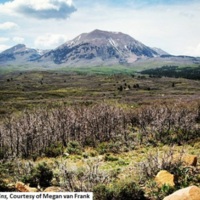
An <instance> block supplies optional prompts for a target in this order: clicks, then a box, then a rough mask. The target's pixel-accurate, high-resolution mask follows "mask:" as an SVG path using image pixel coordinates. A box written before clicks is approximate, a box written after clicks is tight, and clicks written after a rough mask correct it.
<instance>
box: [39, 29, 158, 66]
mask: <svg viewBox="0 0 200 200" xmlns="http://www.w3.org/2000/svg"><path fill="white" fill-rule="evenodd" d="M157 56H159V54H158V53H157V52H156V51H154V50H153V49H151V48H150V47H147V46H145V45H144V44H142V43H141V42H138V41H137V40H135V39H133V38H132V37H130V36H129V35H126V34H123V33H116V32H107V31H101V30H94V31H92V32H90V33H83V34H81V35H79V36H78V37H76V38H75V39H73V40H70V41H68V42H66V43H65V44H63V45H61V46H59V47H58V48H56V49H54V50H52V51H49V52H48V53H46V54H45V55H43V56H42V57H41V58H40V59H39V62H54V63H56V64H63V63H65V64H67V65H88V64H90V65H105V64H125V63H132V62H135V61H136V60H138V59H141V58H151V57H157Z"/></svg>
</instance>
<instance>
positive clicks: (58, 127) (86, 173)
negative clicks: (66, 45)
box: [0, 72, 200, 200]
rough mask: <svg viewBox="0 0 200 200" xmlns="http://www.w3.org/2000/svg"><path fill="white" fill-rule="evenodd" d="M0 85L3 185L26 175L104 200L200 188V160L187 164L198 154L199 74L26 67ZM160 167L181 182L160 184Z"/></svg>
mask: <svg viewBox="0 0 200 200" xmlns="http://www.w3.org/2000/svg"><path fill="white" fill-rule="evenodd" d="M0 82H1V84H0V87H1V90H0V92H1V95H0V103H1V108H0V116H1V120H0V173H1V178H0V191H10V190H14V187H13V184H14V183H15V182H16V181H22V182H24V183H26V184H30V186H31V187H38V188H39V190H43V189H44V188H46V187H48V186H51V185H53V186H59V187H61V188H62V189H63V190H65V191H93V192H94V194H95V199H98V200H101V199H102V200H106V199H109V200H110V199H111V200H120V199H163V197H164V196H166V195H168V194H170V193H171V192H173V191H175V190H177V189H179V188H182V187H186V186H188V185H192V184H195V185H197V186H200V184H199V183H200V176H199V174H200V168H199V166H198V165H197V166H196V167H188V166H184V165H183V163H182V160H181V157H182V156H184V155H185V154H188V153H189V154H195V155H199V153H200V100H199V95H200V82H199V81H198V80H188V79H183V78H166V77H162V78H158V77H149V76H141V75H135V74H132V75H124V74H123V75H122V74H115V75H113V74H112V75H109V76H108V75H106V76H105V75H80V74H76V73H72V74H69V73H56V72H52V73H50V72H20V73H11V74H4V75H1V77H0ZM177 154H178V155H180V156H179V158H178V159H177V160H176V161H174V156H175V155H177ZM162 169H166V170H168V171H169V172H171V173H173V174H174V175H176V177H177V180H176V186H175V187H174V188H172V187H170V186H168V185H164V186H163V187H162V188H159V187H158V186H157V185H156V184H155V182H154V177H155V175H156V173H157V172H159V170H162Z"/></svg>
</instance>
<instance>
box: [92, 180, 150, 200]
mask: <svg viewBox="0 0 200 200" xmlns="http://www.w3.org/2000/svg"><path fill="white" fill-rule="evenodd" d="M93 192H94V199H95V200H146V197H145V196H144V192H143V190H141V189H140V188H139V186H138V185H137V184H136V183H134V182H127V183H123V184H114V185H113V186H112V187H111V188H109V187H108V186H106V185H102V184H101V185H97V186H96V187H95V188H94V190H93Z"/></svg>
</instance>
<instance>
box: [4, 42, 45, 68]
mask: <svg viewBox="0 0 200 200" xmlns="http://www.w3.org/2000/svg"><path fill="white" fill-rule="evenodd" d="M45 52H46V51H43V50H37V49H31V48H27V47H26V45H24V44H18V45H16V46H14V47H12V48H10V49H7V50H5V51H3V52H2V53H0V63H2V64H6V63H15V64H22V63H27V62H33V61H35V60H37V59H39V58H40V57H41V56H42V55H43V54H44V53H45Z"/></svg>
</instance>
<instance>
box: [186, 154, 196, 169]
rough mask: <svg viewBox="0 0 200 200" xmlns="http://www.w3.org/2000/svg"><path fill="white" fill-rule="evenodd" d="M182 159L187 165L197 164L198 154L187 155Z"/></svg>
mask: <svg viewBox="0 0 200 200" xmlns="http://www.w3.org/2000/svg"><path fill="white" fill-rule="evenodd" d="M182 160H183V163H184V164H185V165H189V166H194V167H195V166H197V156H195V155H185V156H183V159H182Z"/></svg>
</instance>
